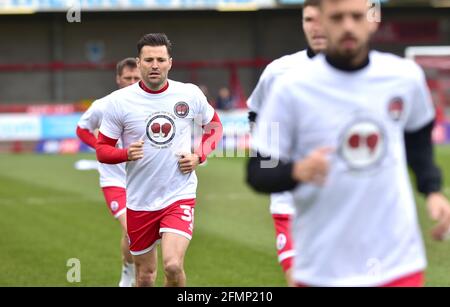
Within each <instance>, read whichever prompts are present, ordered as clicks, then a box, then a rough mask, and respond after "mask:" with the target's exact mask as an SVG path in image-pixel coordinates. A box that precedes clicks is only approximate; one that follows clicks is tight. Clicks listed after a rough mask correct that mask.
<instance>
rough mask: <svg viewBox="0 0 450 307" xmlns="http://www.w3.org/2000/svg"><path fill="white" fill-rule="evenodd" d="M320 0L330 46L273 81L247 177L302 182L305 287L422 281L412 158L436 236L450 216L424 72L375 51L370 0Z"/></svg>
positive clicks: (301, 275)
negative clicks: (256, 154) (410, 174)
mask: <svg viewBox="0 0 450 307" xmlns="http://www.w3.org/2000/svg"><path fill="white" fill-rule="evenodd" d="M320 10H321V19H322V25H323V27H324V29H325V33H326V36H327V44H328V47H327V51H326V55H318V56H316V58H315V59H313V60H312V61H310V63H308V65H303V66H302V67H301V73H299V72H295V73H288V74H286V75H285V76H283V77H282V78H281V79H280V80H278V81H277V84H275V86H274V90H273V93H272V94H271V96H270V98H269V100H268V102H267V104H266V107H265V108H264V109H263V111H262V114H261V117H260V119H259V121H258V124H257V125H258V127H257V129H256V130H257V131H256V137H255V145H256V146H257V148H258V150H259V151H260V153H261V154H260V155H259V157H258V158H252V159H251V160H250V162H249V165H248V181H249V183H250V184H251V185H252V186H253V187H254V188H255V189H257V190H259V191H264V192H280V191H285V190H292V189H293V195H294V198H295V204H296V207H297V209H298V210H296V215H295V218H294V221H293V226H292V228H293V236H294V242H295V244H294V246H295V249H296V253H298V255H299V256H298V257H295V258H294V268H293V271H294V272H293V279H294V281H295V283H296V284H297V285H298V286H422V285H423V284H424V270H425V268H426V257H425V249H424V244H423V241H422V237H421V232H420V228H419V223H418V220H417V213H416V208H415V203H414V197H413V192H412V188H411V184H410V181H409V177H408V170H407V163H406V161H408V163H409V165H410V166H411V168H412V169H413V171H414V173H415V175H416V178H417V185H418V190H419V191H420V192H421V193H422V194H424V195H425V196H426V204H427V208H428V212H429V214H430V217H431V218H432V219H433V220H436V221H437V222H438V224H437V226H436V227H435V228H434V229H433V232H432V233H433V237H434V238H435V239H436V240H442V239H443V237H444V235H445V233H446V232H447V231H448V229H449V227H450V206H449V202H448V200H447V199H446V198H445V197H444V196H443V194H442V193H441V192H440V191H441V182H442V179H441V173H440V171H439V169H438V168H437V167H436V166H435V164H434V161H433V146H432V142H431V131H432V128H433V122H434V117H435V112H434V108H433V104H432V101H431V97H430V93H429V90H428V88H427V85H426V81H425V76H424V73H423V71H422V70H421V69H420V68H419V67H418V66H417V65H416V64H415V63H414V62H412V61H409V60H405V59H402V58H399V57H397V56H394V55H391V54H386V53H380V52H376V51H370V50H369V40H370V37H371V35H372V34H373V33H374V32H375V31H376V28H377V24H376V23H374V22H370V21H369V18H368V17H369V16H370V14H369V13H370V11H369V7H368V6H367V1H366V0H322V1H321V4H320ZM271 125H272V127H273V128H275V129H272V130H271V131H270V129H269V128H270V126H271ZM405 132H406V133H405ZM270 133H272V134H270ZM405 143H406V153H405ZM263 157H266V158H263Z"/></svg>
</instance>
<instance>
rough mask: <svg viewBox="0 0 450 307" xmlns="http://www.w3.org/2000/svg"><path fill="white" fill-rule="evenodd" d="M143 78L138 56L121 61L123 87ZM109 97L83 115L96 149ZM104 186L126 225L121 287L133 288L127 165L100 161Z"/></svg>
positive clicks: (86, 138)
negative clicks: (128, 234) (127, 204)
mask: <svg viewBox="0 0 450 307" xmlns="http://www.w3.org/2000/svg"><path fill="white" fill-rule="evenodd" d="M139 80H140V74H139V70H138V69H137V65H136V59H134V58H126V59H123V60H122V61H120V62H118V63H117V69H116V83H117V86H118V87H119V88H124V87H127V86H129V85H132V84H133V83H136V82H138V81H139ZM107 105H108V103H107V100H104V99H98V100H96V101H94V103H93V104H92V105H91V106H90V107H89V109H88V110H87V111H86V112H85V113H84V114H83V115H82V117H81V119H80V121H79V122H78V127H77V135H78V137H79V138H80V139H81V140H82V141H83V142H84V143H86V144H87V145H89V146H91V147H92V148H94V149H95V148H96V143H97V138H96V137H95V133H96V131H97V130H98V129H99V128H100V125H101V123H102V119H103V114H104V112H105V109H106V108H107V107H108V106H107ZM98 171H99V173H100V186H101V188H102V190H103V195H104V197H105V200H106V204H107V205H108V208H109V210H110V211H111V214H112V215H113V216H114V217H115V218H116V219H117V220H118V221H119V222H120V225H121V226H122V240H121V243H120V245H121V250H122V262H123V266H122V275H121V278H120V282H119V286H120V287H131V286H132V285H133V284H134V281H135V270H134V264H133V257H132V256H131V254H130V250H129V247H128V238H127V221H126V215H125V213H126V191H125V184H126V173H125V164H117V165H108V164H103V163H99V166H98Z"/></svg>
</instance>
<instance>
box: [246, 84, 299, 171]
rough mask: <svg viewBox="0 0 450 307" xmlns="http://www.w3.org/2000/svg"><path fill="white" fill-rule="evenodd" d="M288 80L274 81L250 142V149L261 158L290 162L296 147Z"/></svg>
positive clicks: (294, 120) (292, 103) (295, 127)
mask: <svg viewBox="0 0 450 307" xmlns="http://www.w3.org/2000/svg"><path fill="white" fill-rule="evenodd" d="M286 81H288V78H284V77H283V78H280V79H279V80H277V81H276V83H275V85H274V87H273V90H272V91H271V93H270V95H269V97H268V99H267V101H266V104H265V105H264V106H263V108H262V110H261V113H260V117H259V119H258V121H257V124H256V129H255V133H254V135H253V139H252V141H253V142H252V147H253V149H256V150H258V151H259V152H260V153H261V155H262V156H263V157H268V156H270V157H272V160H273V159H280V160H282V161H285V162H289V161H291V160H292V156H291V152H293V147H294V144H295V143H296V133H295V131H296V130H297V121H298V119H297V118H296V113H297V112H296V110H295V99H292V94H291V93H290V92H289V85H288V83H286Z"/></svg>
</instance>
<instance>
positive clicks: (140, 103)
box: [100, 80, 214, 211]
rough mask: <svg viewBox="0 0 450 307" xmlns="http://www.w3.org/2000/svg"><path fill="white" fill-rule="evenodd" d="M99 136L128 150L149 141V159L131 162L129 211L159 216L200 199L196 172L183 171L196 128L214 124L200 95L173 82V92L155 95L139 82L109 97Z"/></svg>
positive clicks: (170, 89)
mask: <svg viewBox="0 0 450 307" xmlns="http://www.w3.org/2000/svg"><path fill="white" fill-rule="evenodd" d="M109 100H110V104H109V105H108V109H107V110H106V112H105V114H104V118H103V121H102V125H101V127H100V132H101V133H102V134H103V135H105V136H107V137H110V138H113V139H119V138H122V141H123V146H124V148H128V147H129V146H130V144H131V143H134V142H136V141H138V140H140V139H142V140H144V142H145V143H144V158H142V159H140V160H138V161H133V162H127V163H126V171H127V207H128V208H130V209H132V210H135V211H157V210H161V209H163V208H165V207H167V206H169V205H171V204H172V203H174V202H176V201H178V200H182V199H191V198H195V196H196V189H197V176H196V175H195V172H192V173H190V174H187V175H184V174H182V173H181V171H180V170H179V168H178V160H179V157H178V156H177V154H179V153H180V152H188V153H190V152H192V149H191V148H192V139H193V133H195V131H193V129H196V128H198V129H196V130H197V131H199V130H200V131H201V125H206V124H207V123H209V122H210V121H211V120H212V118H213V116H214V109H213V108H212V107H211V106H210V105H209V104H208V102H207V100H206V97H205V96H204V95H203V93H202V92H201V90H200V89H199V88H198V87H197V86H195V85H193V84H186V83H181V82H176V81H173V80H169V87H168V88H167V89H166V90H165V91H163V92H162V93H158V94H151V93H148V92H146V91H144V90H143V89H141V87H140V86H139V83H135V84H133V85H131V86H128V87H126V88H123V89H120V90H118V91H115V92H114V93H112V94H110V95H109Z"/></svg>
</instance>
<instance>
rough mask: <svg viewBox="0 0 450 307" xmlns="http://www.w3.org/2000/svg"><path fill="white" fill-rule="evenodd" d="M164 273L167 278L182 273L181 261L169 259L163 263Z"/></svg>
mask: <svg viewBox="0 0 450 307" xmlns="http://www.w3.org/2000/svg"><path fill="white" fill-rule="evenodd" d="M164 273H165V274H166V276H167V277H168V278H176V277H177V276H179V275H180V274H182V273H183V264H182V263H181V261H176V260H171V261H167V262H166V263H164Z"/></svg>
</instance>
